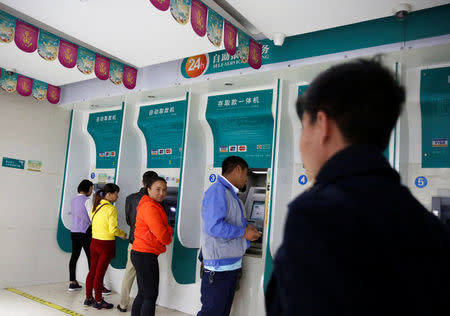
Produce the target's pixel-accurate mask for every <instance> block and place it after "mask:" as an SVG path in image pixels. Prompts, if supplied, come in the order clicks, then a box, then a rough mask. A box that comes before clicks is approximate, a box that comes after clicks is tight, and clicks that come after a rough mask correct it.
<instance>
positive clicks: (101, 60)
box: [95, 54, 109, 80]
mask: <svg viewBox="0 0 450 316" xmlns="http://www.w3.org/2000/svg"><path fill="white" fill-rule="evenodd" d="M95 75H96V76H97V78H98V79H100V80H106V79H108V77H109V58H106V57H104V56H102V55H99V54H95Z"/></svg>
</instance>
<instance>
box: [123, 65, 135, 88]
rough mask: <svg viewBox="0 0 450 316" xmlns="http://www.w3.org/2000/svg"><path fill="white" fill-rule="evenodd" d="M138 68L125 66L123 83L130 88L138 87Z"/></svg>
mask: <svg viewBox="0 0 450 316" xmlns="http://www.w3.org/2000/svg"><path fill="white" fill-rule="evenodd" d="M136 78H137V70H136V69H135V68H133V67H128V66H126V65H125V66H123V85H124V86H125V87H126V88H128V89H134V87H136Z"/></svg>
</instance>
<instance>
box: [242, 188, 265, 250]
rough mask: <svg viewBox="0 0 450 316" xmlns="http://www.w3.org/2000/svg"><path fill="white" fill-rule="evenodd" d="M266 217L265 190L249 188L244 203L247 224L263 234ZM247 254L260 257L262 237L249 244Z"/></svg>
mask: <svg viewBox="0 0 450 316" xmlns="http://www.w3.org/2000/svg"><path fill="white" fill-rule="evenodd" d="M265 216H266V188H265V187H250V189H249V191H248V195H247V199H246V201H245V217H246V219H247V222H248V223H249V224H252V225H253V226H255V227H256V229H257V230H259V231H260V232H262V233H263V234H264V220H265ZM247 253H249V254H255V255H259V256H261V255H262V236H261V237H260V238H259V239H258V240H256V241H253V242H251V243H250V248H248V250H247Z"/></svg>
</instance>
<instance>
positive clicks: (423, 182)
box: [414, 177, 428, 188]
mask: <svg viewBox="0 0 450 316" xmlns="http://www.w3.org/2000/svg"><path fill="white" fill-rule="evenodd" d="M414 183H415V185H416V187H418V188H424V187H426V186H427V184H428V180H427V178H425V177H417V178H416V181H414Z"/></svg>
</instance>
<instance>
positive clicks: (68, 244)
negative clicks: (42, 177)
mask: <svg viewBox="0 0 450 316" xmlns="http://www.w3.org/2000/svg"><path fill="white" fill-rule="evenodd" d="M72 119H73V110H71V111H70V123H69V136H68V137H67V148H66V162H65V164H64V178H63V185H62V190H61V203H60V205H59V216H58V230H57V232H56V240H57V241H58V245H59V248H61V250H63V251H65V252H72V239H71V237H70V230H68V229H67V228H66V226H64V223H63V222H62V205H63V199H64V188H65V185H66V172H67V158H68V157H69V147H70V135H71V133H72Z"/></svg>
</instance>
